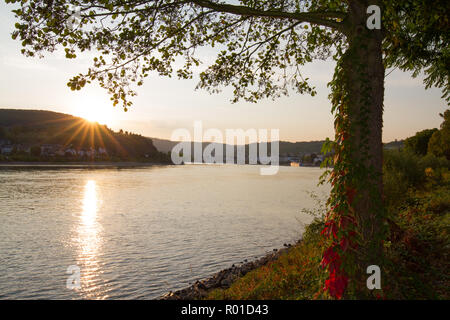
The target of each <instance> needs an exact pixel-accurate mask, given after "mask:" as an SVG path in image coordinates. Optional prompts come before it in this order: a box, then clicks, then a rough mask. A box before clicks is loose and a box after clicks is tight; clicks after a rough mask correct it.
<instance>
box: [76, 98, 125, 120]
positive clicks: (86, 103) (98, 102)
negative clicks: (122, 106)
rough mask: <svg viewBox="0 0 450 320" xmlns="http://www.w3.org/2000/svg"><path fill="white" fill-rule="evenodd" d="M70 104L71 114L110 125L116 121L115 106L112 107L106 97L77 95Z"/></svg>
mask: <svg viewBox="0 0 450 320" xmlns="http://www.w3.org/2000/svg"><path fill="white" fill-rule="evenodd" d="M71 104H72V106H71V109H73V111H72V114H73V115H75V116H78V117H81V118H83V119H86V120H87V121H89V122H98V123H99V124H102V125H103V124H104V125H107V126H112V125H113V124H114V123H115V122H116V121H115V120H116V117H115V115H116V114H117V110H116V109H117V108H114V107H113V105H112V103H111V101H109V99H108V98H106V99H105V98H104V97H99V96H96V95H85V96H78V97H77V99H75V101H73V102H72V103H71Z"/></svg>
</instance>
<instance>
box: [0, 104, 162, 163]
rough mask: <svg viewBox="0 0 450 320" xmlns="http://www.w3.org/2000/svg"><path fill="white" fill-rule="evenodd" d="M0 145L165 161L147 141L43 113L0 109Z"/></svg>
mask: <svg viewBox="0 0 450 320" xmlns="http://www.w3.org/2000/svg"><path fill="white" fill-rule="evenodd" d="M0 144H3V145H11V146H17V147H20V149H21V150H22V149H23V150H30V148H32V147H35V148H36V147H41V148H42V146H49V147H51V146H55V148H59V150H62V151H63V152H66V151H67V150H73V151H77V152H78V151H79V150H85V151H86V150H100V148H101V150H106V153H107V155H108V157H114V158H119V159H121V160H128V159H129V160H137V159H144V158H146V159H155V160H156V159H158V160H162V159H165V158H167V155H164V154H161V153H160V152H158V150H157V149H156V148H155V146H154V145H153V142H152V140H151V139H150V138H146V137H143V136H141V135H139V134H133V133H128V132H122V131H121V132H114V131H113V130H111V129H110V128H108V127H107V126H105V125H100V124H98V123H91V122H89V121H86V120H84V119H82V118H79V117H74V116H72V115H68V114H64V113H58V112H52V111H43V110H16V109H0ZM16 149H17V148H16Z"/></svg>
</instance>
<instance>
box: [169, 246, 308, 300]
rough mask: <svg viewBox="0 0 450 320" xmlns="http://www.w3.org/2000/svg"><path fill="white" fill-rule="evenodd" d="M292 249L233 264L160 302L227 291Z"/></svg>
mask: <svg viewBox="0 0 450 320" xmlns="http://www.w3.org/2000/svg"><path fill="white" fill-rule="evenodd" d="M299 242H300V241H299ZM290 248H292V245H291V244H285V248H282V249H274V250H273V251H272V252H269V253H267V254H266V255H265V256H263V257H261V258H259V259H256V260H254V261H249V262H247V260H244V261H243V263H239V264H233V265H232V266H231V267H230V268H226V269H223V270H221V271H219V272H217V273H215V274H213V275H212V276H210V277H209V278H206V279H204V280H200V281H196V282H195V283H194V284H192V285H191V286H189V287H187V288H184V289H179V290H176V291H173V292H172V291H169V293H167V294H165V295H163V296H162V297H160V300H199V299H205V298H207V297H208V295H209V294H210V293H211V292H212V291H213V290H215V289H227V288H229V287H230V286H231V285H232V284H233V283H234V282H235V281H236V280H237V279H239V278H240V277H243V276H245V275H246V274H248V273H249V272H251V271H253V270H255V269H257V268H260V267H262V266H265V265H267V264H268V263H270V262H273V261H276V260H277V259H278V258H279V257H281V256H282V255H283V254H286V253H287V252H288V251H289V249H290Z"/></svg>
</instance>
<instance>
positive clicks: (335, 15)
mask: <svg viewBox="0 0 450 320" xmlns="http://www.w3.org/2000/svg"><path fill="white" fill-rule="evenodd" d="M190 2H191V3H193V4H196V5H198V6H200V7H203V8H209V9H212V10H215V11H217V12H223V13H231V14H235V15H240V16H251V17H269V18H281V19H291V20H296V21H298V22H300V23H301V22H307V23H311V24H317V25H321V26H324V27H329V28H332V29H336V30H341V28H342V25H341V23H339V22H337V21H334V20H328V19H327V18H331V19H344V18H345V16H346V14H345V13H343V12H298V13H295V12H284V11H280V10H260V9H253V8H250V7H246V6H239V5H232V4H225V3H216V2H212V1H210V0H190Z"/></svg>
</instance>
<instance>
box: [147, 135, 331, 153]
mask: <svg viewBox="0 0 450 320" xmlns="http://www.w3.org/2000/svg"><path fill="white" fill-rule="evenodd" d="M152 140H153V144H154V145H155V147H156V148H157V149H158V150H159V151H161V152H164V153H167V152H170V151H171V150H172V148H173V147H174V146H175V145H176V144H177V143H178V142H177V141H170V140H164V139H158V138H152ZM324 142H325V141H311V142H295V143H293V142H285V141H280V155H284V154H286V155H287V154H292V155H298V154H308V153H320V150H321V149H322V145H323V143H324ZM208 144H209V143H207V142H204V143H203V148H204V147H205V146H206V145H208Z"/></svg>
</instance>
